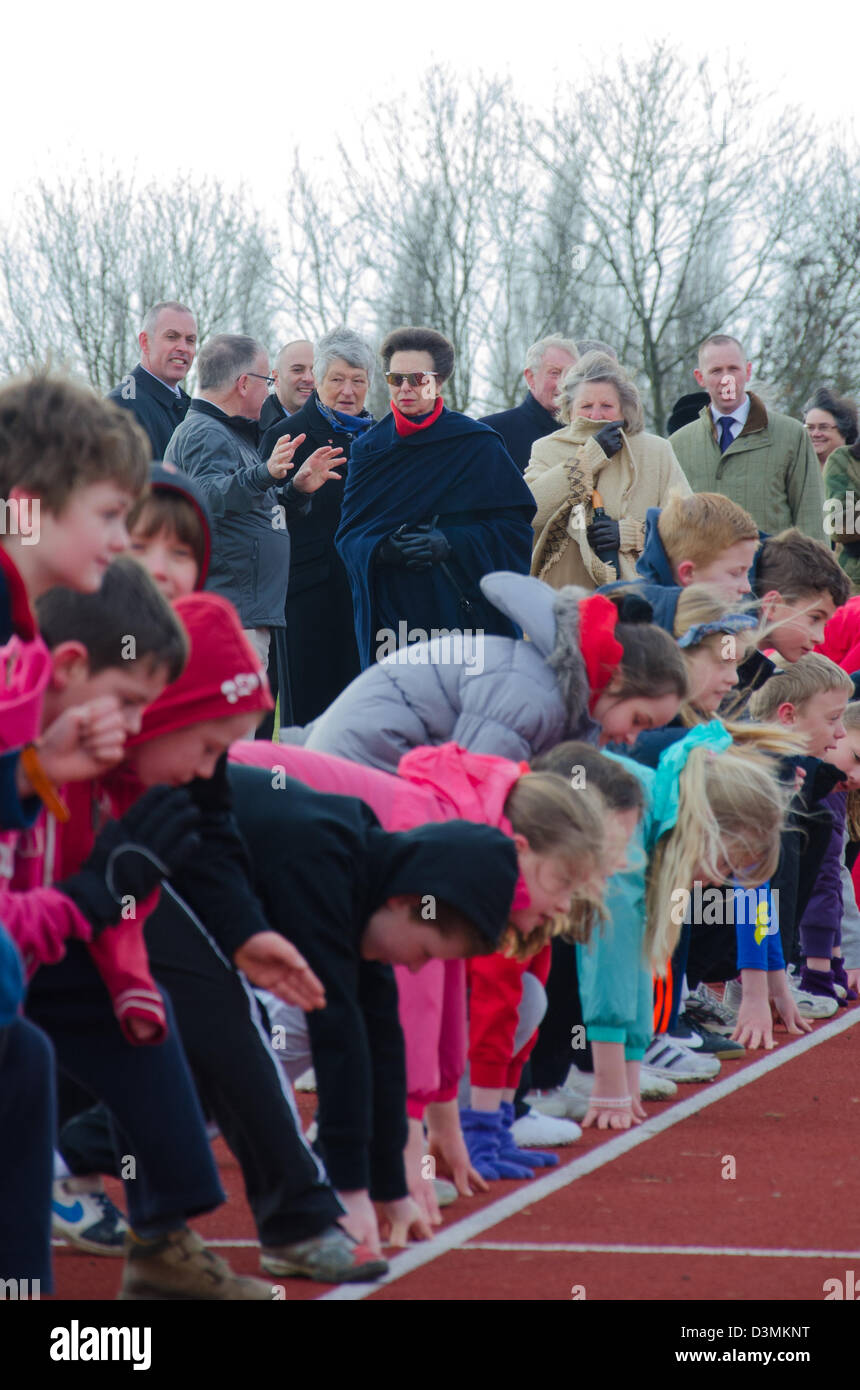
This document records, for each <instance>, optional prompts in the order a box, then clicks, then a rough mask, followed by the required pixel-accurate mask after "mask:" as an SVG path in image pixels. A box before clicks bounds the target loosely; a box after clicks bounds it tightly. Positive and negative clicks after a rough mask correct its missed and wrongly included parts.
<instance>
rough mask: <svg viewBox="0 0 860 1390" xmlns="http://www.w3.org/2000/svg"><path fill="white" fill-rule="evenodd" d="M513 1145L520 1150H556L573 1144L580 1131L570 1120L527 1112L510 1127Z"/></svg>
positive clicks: (580, 1135) (531, 1111)
mask: <svg viewBox="0 0 860 1390" xmlns="http://www.w3.org/2000/svg"><path fill="white" fill-rule="evenodd" d="M511 1134H512V1136H513V1140H514V1143H515V1144H517V1145H518V1146H519V1148H521V1149H558V1148H561V1147H562V1145H564V1144H575V1143H576V1141H577V1139H581V1138H582V1130H581V1129H580V1128H579V1125H575V1124H574V1123H573V1121H572V1120H560V1119H556V1118H554V1117H553V1116H551V1115H541V1114H539V1113H538V1111H537V1110H529V1111H528V1112H527V1113H526V1114H525V1115H522V1116H521V1117H520V1118H519V1119H518V1120H514V1122H513V1124H512V1125H511Z"/></svg>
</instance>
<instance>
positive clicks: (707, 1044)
mask: <svg viewBox="0 0 860 1390" xmlns="http://www.w3.org/2000/svg"><path fill="white" fill-rule="evenodd" d="M678 1023H679V1024H681V1025H682V1027H683V1025H686V1028H685V1029H684V1032H675V1033H672V1035H671V1036H672V1038H673V1039H674V1040H675V1042H680V1043H683V1045H684V1046H685V1047H690V1046H691V1044H690V1043H689V1042H688V1041H687V1037H686V1036H685V1034H693V1035H694V1036H695V1037H697V1038H698V1039H699V1040H700V1041H701V1044H702V1051H703V1052H704V1053H706V1054H707V1055H708V1056H709V1057H717V1058H718V1059H719V1060H720V1061H726V1062H736V1061H738V1059H739V1058H741V1057H745V1056H746V1051H747V1050H746V1048H745V1047H744V1045H743V1043H739V1042H732V1040H731V1038H726V1037H723V1035H722V1033H712V1032H710V1030H709V1029H707V1028H703V1027H702V1025H701V1024H700V1023H694V1022H693V1020H692V1019H690V1018H688V1017H687V1014H686V1010H685V1011H684V1013H682V1014H681V1015H680V1017H679V1019H678Z"/></svg>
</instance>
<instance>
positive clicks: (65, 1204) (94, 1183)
mask: <svg viewBox="0 0 860 1390" xmlns="http://www.w3.org/2000/svg"><path fill="white" fill-rule="evenodd" d="M51 1210H52V1216H51V1229H52V1230H53V1233H54V1235H55V1236H62V1237H63V1239H64V1240H67V1241H69V1243H70V1244H71V1245H76V1246H77V1247H78V1249H79V1250H86V1252H87V1254H88V1255H122V1254H123V1252H124V1244H125V1234H126V1231H127V1230H128V1224H127V1222H126V1219H125V1217H124V1216H123V1214H122V1212H121V1211H120V1209H119V1207H115V1206H114V1204H113V1202H112V1201H111V1199H110V1197H109V1196H108V1195H107V1193H106V1192H105V1188H104V1183H103V1182H102V1180H101V1178H100V1177H99V1176H98V1174H97V1173H89V1174H87V1176H86V1177H80V1178H56V1179H55V1180H54V1192H53V1198H52V1203H51Z"/></svg>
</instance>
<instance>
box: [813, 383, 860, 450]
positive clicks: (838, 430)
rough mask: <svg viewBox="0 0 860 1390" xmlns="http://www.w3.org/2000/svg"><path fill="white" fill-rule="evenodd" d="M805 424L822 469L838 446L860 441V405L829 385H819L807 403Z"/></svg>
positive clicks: (842, 446) (841, 447)
mask: <svg viewBox="0 0 860 1390" xmlns="http://www.w3.org/2000/svg"><path fill="white" fill-rule="evenodd" d="M803 423H804V425H805V426H806V431H807V433H808V435H809V438H810V440H811V441H812V447H813V449H814V450H815V457H816V458H817V459H818V462H819V463H820V464H821V467H822V468H823V467H824V465H825V463H826V462H827V460H828V459H829V458H830V455H831V454H832V453H833V450H834V449H844V448H845V446H846V444H849V445H850V444H856V443H857V406H856V405H855V403H854V401H852V400H850V399H849V398H848V397H847V396H837V395H836V393H835V392H834V391H831V390H830V389H829V388H828V387H827V386H819V388H818V390H817V391H816V392H815V393H814V395H812V396H810V398H809V400H808V401H807V402H806V405H805V406H804V407H803Z"/></svg>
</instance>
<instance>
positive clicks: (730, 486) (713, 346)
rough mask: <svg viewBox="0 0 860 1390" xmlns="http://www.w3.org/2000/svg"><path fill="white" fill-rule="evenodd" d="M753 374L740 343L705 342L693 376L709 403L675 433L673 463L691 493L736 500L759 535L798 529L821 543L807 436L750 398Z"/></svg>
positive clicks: (815, 474)
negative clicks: (678, 464) (675, 462)
mask: <svg viewBox="0 0 860 1390" xmlns="http://www.w3.org/2000/svg"><path fill="white" fill-rule="evenodd" d="M751 371H752V365H751V363H749V362H747V360H746V354H745V352H744V350H743V347H742V345H741V344H740V343H739V342H738V340H737V338H729V337H727V336H726V335H725V334H723V333H718V334H715V335H714V336H713V337H711V338H706V339H705V341H704V343H702V346H701V347H700V348H699V365H698V367H697V369H696V370H695V371H694V373H693V375H694V376H695V378H696V381H697V382H698V383H699V385H700V386H701V387H702V389H703V390H705V391H707V393H708V395H709V396H710V401H709V403H708V405H706V406H705V407H704V408H703V410H702V411H701V412H700V414H699V417H698V419H696V420H693V422H692V423H691V424H689V425H684V427H683V429H680V430H678V431H676V433H675V434H673V435H672V448H673V449H674V451H675V457H676V458H677V460H678V462H679V463H680V465H681V467H682V468H683V470H684V472H685V473H686V475H687V480H688V482H689V484H690V487H691V488H692V489H693V491H694V492H721V493H722V494H723V495H724V496H725V497H731V499H732V501H733V502H737V503H738V505H739V506H741V507H744V508H745V509H746V510H747V511H748V512H749V513H750V514H751V515H752V516H753V517H754V518H755V520H756V521H757V522H758V525H759V528H760V529H761V530H762V531H767V532H770V533H776V532H778V531H784V530H785V529H786V528H787V527H789V526H797V527H798V528H799V529H800V530H801V531H803V532H804V533H805V534H806V535H807V536H813V537H814V538H815V539H816V540H824V539H825V536H824V489H823V487H822V482H821V468H820V466H819V463H818V460H817V458H816V457H815V452H814V450H813V448H812V444H811V442H810V439H809V436H808V434H807V431H806V430H805V429H804V428H803V426H802V425H801V424H800V422H799V421H798V420H793V419H792V418H791V417H790V416H789V415H779V414H777V412H776V411H774V410H771V411H768V410H766V409H765V405H764V402H763V401H761V400H760V399H759V397H758V396H756V395H753V394H752V393H749V392H747V389H746V384H747V382H748V381H749V379H750V373H751Z"/></svg>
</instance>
